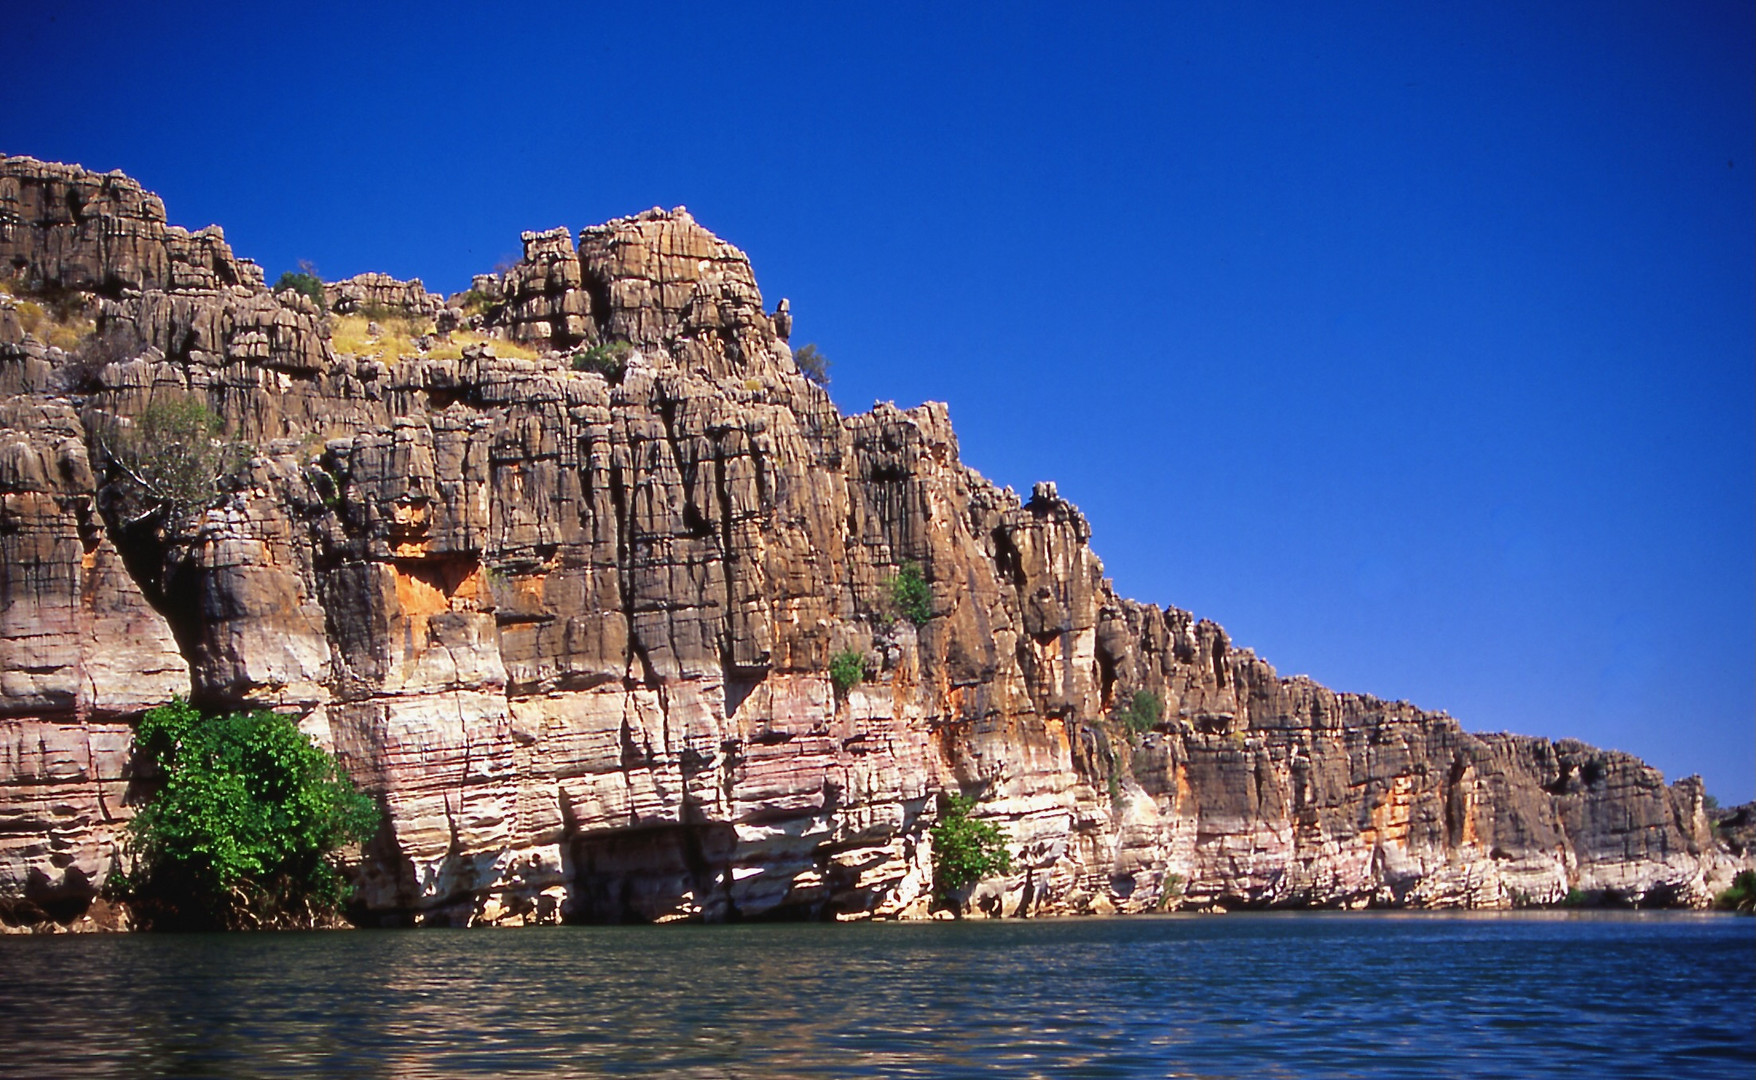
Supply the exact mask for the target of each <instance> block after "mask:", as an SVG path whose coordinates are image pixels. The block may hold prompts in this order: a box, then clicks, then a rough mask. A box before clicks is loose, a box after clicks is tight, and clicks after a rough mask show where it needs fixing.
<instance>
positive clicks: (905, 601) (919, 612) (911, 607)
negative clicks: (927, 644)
mask: <svg viewBox="0 0 1756 1080" xmlns="http://www.w3.org/2000/svg"><path fill="white" fill-rule="evenodd" d="M884 601H885V606H886V608H887V609H888V610H889V611H890V612H891V613H892V615H893V617H894V616H901V617H902V618H904V619H907V620H908V621H909V622H912V623H914V624H915V625H916V626H925V625H926V623H927V620H928V619H931V618H932V617H933V589H932V586H930V585H928V584H927V579H926V578H925V577H922V576H921V564H920V563H917V562H915V561H914V560H912V559H911V560H909V561H907V562H904V563H903V564H902V565H901V566H899V567H897V568H896V573H895V574H892V575H891V576H890V577H888V578H885V579H884Z"/></svg>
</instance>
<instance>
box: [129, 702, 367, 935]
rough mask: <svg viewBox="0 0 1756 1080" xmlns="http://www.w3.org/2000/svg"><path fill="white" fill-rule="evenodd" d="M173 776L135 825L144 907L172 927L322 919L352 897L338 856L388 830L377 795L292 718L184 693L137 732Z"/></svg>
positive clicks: (150, 920) (136, 899) (136, 878)
mask: <svg viewBox="0 0 1756 1080" xmlns="http://www.w3.org/2000/svg"><path fill="white" fill-rule="evenodd" d="M135 748H136V751H137V752H138V754H139V755H140V757H141V758H143V759H144V760H146V761H148V762H150V763H151V764H152V765H153V766H155V767H156V769H157V771H158V773H159V774H160V776H161V777H162V779H163V786H162V787H161V788H160V789H159V791H158V792H157V793H156V794H154V795H153V797H152V799H151V800H150V801H149V802H148V803H147V804H146V806H145V807H144V808H143V809H142V810H141V812H140V813H139V814H137V815H136V816H135V818H134V820H133V821H132V822H131V823H130V825H129V831H130V848H131V850H132V852H133V854H134V860H135V862H134V872H133V874H132V875H130V876H129V877H128V879H127V880H126V882H125V889H126V892H127V893H128V898H129V899H130V901H131V902H132V906H133V908H134V910H135V911H136V913H137V914H138V915H140V916H141V917H142V920H143V921H144V922H146V923H147V924H148V925H151V926H154V927H160V928H167V929H194V928H228V929H238V928H248V927H269V926H312V925H315V924H318V923H320V922H323V921H325V920H327V919H330V918H333V917H334V916H335V915H336V913H337V912H338V911H339V909H340V907H341V905H342V903H343V902H344V901H345V899H346V891H347V889H346V881H345V879H344V878H343V876H342V874H341V872H340V869H339V867H338V865H337V859H338V853H339V852H340V851H341V849H342V848H344V847H345V846H347V845H350V844H358V843H363V842H364V841H365V840H366V839H367V838H369V837H370V836H371V835H372V833H373V832H375V831H376V830H377V828H378V821H379V813H378V810H377V808H376V806H374V805H373V803H372V800H371V799H369V798H367V797H366V796H365V795H364V794H362V793H361V792H360V791H359V790H358V789H357V788H355V787H354V785H353V782H352V781H351V780H349V779H348V778H347V776H346V775H345V774H343V773H342V772H341V771H340V770H339V769H338V768H337V767H336V763H335V759H334V758H332V757H331V756H330V755H329V754H327V753H325V752H324V751H323V750H322V749H320V748H319V747H317V746H316V745H315V744H314V743H313V742H312V741H311V739H310V737H309V736H307V735H306V734H304V733H303V732H301V731H300V730H299V728H298V725H297V724H296V723H295V722H294V721H293V719H292V718H291V717H288V716H283V715H281V714H279V713H272V712H267V711H257V712H248V713H238V712H234V713H227V714H225V715H221V716H204V715H203V714H202V713H201V712H200V710H198V709H196V708H194V707H193V706H191V705H189V704H188V703H186V702H183V701H176V702H173V703H172V704H170V705H165V706H161V707H160V708H157V709H153V710H152V711H150V712H148V713H147V714H146V716H145V718H143V719H142V720H141V722H140V727H139V730H138V731H137V732H136V733H135Z"/></svg>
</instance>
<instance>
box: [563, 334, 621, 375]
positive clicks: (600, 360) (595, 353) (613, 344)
mask: <svg viewBox="0 0 1756 1080" xmlns="http://www.w3.org/2000/svg"><path fill="white" fill-rule="evenodd" d="M632 355H634V346H632V345H630V344H628V343H627V342H626V341H603V342H599V343H598V344H596V345H593V346H592V347H591V348H589V349H582V350H580V351H579V352H576V353H574V354H573V362H572V363H573V370H574V371H595V372H597V373H598V374H599V375H602V376H603V377H604V378H605V379H607V380H609V381H610V382H617V381H619V380H620V379H621V378H622V372H624V371H626V370H627V369H628V358H629V357H630V356H632Z"/></svg>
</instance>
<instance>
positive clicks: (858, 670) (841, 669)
mask: <svg viewBox="0 0 1756 1080" xmlns="http://www.w3.org/2000/svg"><path fill="white" fill-rule="evenodd" d="M865 679H866V658H865V656H864V655H862V654H861V653H860V651H859V650H857V649H843V650H842V651H841V652H838V653H836V654H835V655H834V656H832V657H830V658H829V680H830V681H831V682H833V683H834V684H835V692H836V693H838V694H846V693H847V692H848V691H849V690H851V689H853V688H854V687H855V686H857V685H858V684H860V683H862V682H864V681H865Z"/></svg>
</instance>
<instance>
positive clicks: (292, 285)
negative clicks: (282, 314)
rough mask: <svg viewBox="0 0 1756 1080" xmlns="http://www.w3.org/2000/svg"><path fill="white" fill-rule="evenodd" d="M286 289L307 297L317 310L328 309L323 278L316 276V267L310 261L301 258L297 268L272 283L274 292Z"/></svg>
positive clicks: (325, 310) (324, 310)
mask: <svg viewBox="0 0 1756 1080" xmlns="http://www.w3.org/2000/svg"><path fill="white" fill-rule="evenodd" d="M288 289H291V290H292V291H294V292H296V293H299V294H301V295H303V296H305V297H308V298H309V299H310V301H311V302H312V303H313V304H316V305H317V310H318V311H323V312H327V311H328V310H329V301H328V300H327V299H326V298H325V297H324V295H323V279H322V278H320V277H318V276H317V268H316V267H315V266H312V265H311V264H310V263H308V262H305V261H303V260H301V261H300V262H299V269H298V270H296V271H294V270H288V271H287V272H286V273H284V274H282V275H281V276H280V280H278V281H276V282H275V283H274V291H275V292H285V291H286V290H288Z"/></svg>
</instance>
